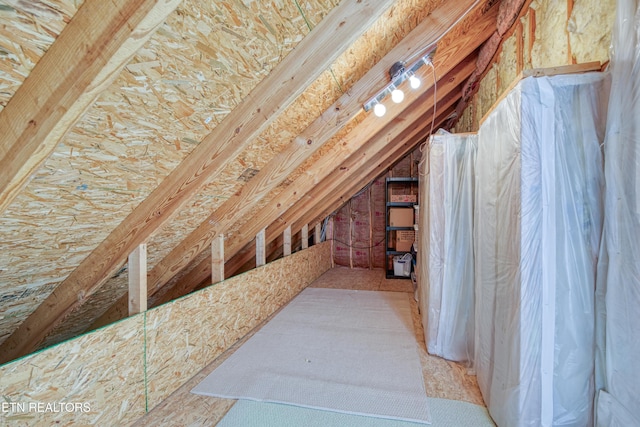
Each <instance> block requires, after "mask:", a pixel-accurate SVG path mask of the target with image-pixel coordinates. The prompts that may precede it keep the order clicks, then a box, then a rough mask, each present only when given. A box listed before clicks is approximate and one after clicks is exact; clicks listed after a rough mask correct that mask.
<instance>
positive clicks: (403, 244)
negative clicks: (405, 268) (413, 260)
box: [396, 240, 413, 252]
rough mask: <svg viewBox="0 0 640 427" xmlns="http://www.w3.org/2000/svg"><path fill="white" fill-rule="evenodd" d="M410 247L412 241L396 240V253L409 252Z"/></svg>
mask: <svg viewBox="0 0 640 427" xmlns="http://www.w3.org/2000/svg"><path fill="white" fill-rule="evenodd" d="M412 245H413V240H396V251H399V252H409V251H411V246H412Z"/></svg>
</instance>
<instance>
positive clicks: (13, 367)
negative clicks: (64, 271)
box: [0, 242, 331, 426]
mask: <svg viewBox="0 0 640 427" xmlns="http://www.w3.org/2000/svg"><path fill="white" fill-rule="evenodd" d="M330 252H331V247H330V243H328V242H325V243H322V244H320V245H315V246H313V247H311V248H310V249H308V250H304V251H301V252H297V253H295V254H293V255H292V256H290V257H287V258H285V259H282V260H279V261H276V262H273V263H271V264H267V265H266V266H264V267H263V268H260V269H255V270H252V271H250V272H248V273H245V274H243V275H240V276H236V277H234V278H232V279H229V280H227V281H225V282H221V283H219V284H216V285H213V286H211V287H209V288H207V289H204V290H202V291H200V292H197V293H194V294H191V295H189V296H188V297H185V298H182V299H180V300H177V301H174V302H171V303H169V304H165V305H163V306H160V307H158V308H156V309H153V310H150V311H148V312H146V313H142V314H139V315H136V316H133V317H130V318H128V319H125V320H123V321H121V322H117V323H114V324H112V325H109V326H107V327H105V328H102V329H98V330H96V331H93V332H91V333H89V334H86V335H83V336H80V337H77V338H74V339H72V340H69V341H66V342H64V343H61V344H59V345H57V346H54V347H51V348H48V349H46V350H43V351H41V352H38V353H35V354H32V355H29V356H26V357H24V358H22V359H18V360H16V361H14V362H11V363H9V364H6V365H4V366H0V395H1V396H2V397H3V399H4V401H5V402H15V403H16V404H23V403H24V404H25V411H22V410H21V409H22V408H21V407H19V406H14V407H13V410H11V411H10V413H4V412H3V413H0V424H3V425H4V421H5V420H9V421H10V422H11V423H13V422H15V423H16V425H21V424H19V423H23V424H26V425H54V424H61V425H78V426H84V425H129V424H130V423H132V422H133V421H135V420H136V419H138V418H139V417H141V416H142V415H144V413H145V412H146V410H147V409H149V410H150V409H151V408H153V406H155V405H156V404H158V403H159V402H160V401H161V400H163V399H164V398H166V397H167V396H168V395H169V394H170V393H171V392H173V391H174V390H175V389H177V388H179V387H180V386H181V385H182V384H183V383H185V382H186V381H187V380H189V378H191V377H192V376H193V375H194V374H195V373H197V372H198V371H199V370H200V369H202V368H203V367H204V366H206V365H207V364H209V363H210V362H211V361H212V360H213V359H214V358H216V357H217V356H219V355H220V354H221V353H222V352H224V351H225V350H227V349H228V348H229V347H231V345H232V344H234V343H235V342H236V341H237V340H239V339H240V338H241V337H242V336H244V335H245V334H246V333H247V332H248V331H250V330H251V329H253V328H254V327H255V326H256V325H258V324H259V323H260V322H262V321H263V320H264V319H266V318H267V317H268V316H269V315H271V314H272V313H273V312H275V311H276V310H277V309H279V308H280V307H282V306H283V305H284V304H286V303H287V302H289V301H290V300H291V299H292V298H293V297H294V296H295V295H296V294H297V293H298V292H300V291H301V290H302V289H303V288H304V287H306V286H307V285H308V284H309V283H311V282H313V281H314V280H315V279H316V278H318V277H319V276H321V275H322V274H323V273H324V272H325V271H326V270H328V269H329V268H330V267H331V257H330ZM30 402H32V403H34V404H36V405H37V404H38V403H41V404H43V405H45V406H44V407H45V410H43V411H38V410H37V406H36V407H35V409H33V410H30V409H29V408H30V407H29V403H30ZM61 402H64V403H74V404H75V403H81V404H87V405H88V406H82V407H81V408H80V409H79V410H78V409H77V408H75V407H74V409H76V411H75V412H74V413H73V414H70V413H69V412H66V411H63V412H60V406H58V407H57V408H58V412H52V410H53V407H51V408H52V410H49V411H46V404H48V403H50V404H54V403H57V404H60V403H61Z"/></svg>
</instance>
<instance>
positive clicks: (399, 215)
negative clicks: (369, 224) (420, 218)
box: [389, 208, 413, 227]
mask: <svg viewBox="0 0 640 427" xmlns="http://www.w3.org/2000/svg"><path fill="white" fill-rule="evenodd" d="M389 226H390V227H413V208H390V209H389Z"/></svg>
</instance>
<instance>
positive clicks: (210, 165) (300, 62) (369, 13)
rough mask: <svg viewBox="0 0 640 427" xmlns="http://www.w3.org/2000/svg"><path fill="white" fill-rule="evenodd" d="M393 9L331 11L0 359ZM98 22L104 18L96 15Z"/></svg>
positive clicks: (378, 1) (78, 297) (384, 5)
mask: <svg viewBox="0 0 640 427" xmlns="http://www.w3.org/2000/svg"><path fill="white" fill-rule="evenodd" d="M96 1H97V0H96ZM138 2H143V0H138ZM149 2H151V1H150V0H149ZM143 3H144V2H143ZM152 3H155V2H152ZM160 3H162V2H160ZM110 4H111V3H109V5H110ZM391 4H393V1H392V0H363V1H358V2H342V3H340V5H338V6H337V7H335V8H334V9H333V10H332V11H331V12H330V13H329V14H328V15H327V16H326V17H325V18H324V19H323V20H322V21H321V22H320V23H319V24H318V25H317V26H316V27H315V28H314V30H313V31H312V32H311V33H310V34H309V35H308V36H307V37H305V38H304V39H303V40H302V41H301V42H300V43H299V44H298V46H297V47H296V49H294V50H293V51H292V52H291V53H290V54H289V55H287V56H286V57H285V58H284V59H283V60H282V62H281V63H280V64H279V65H278V66H276V67H275V68H274V69H273V70H272V72H271V73H270V74H269V75H268V76H267V77H266V78H265V79H264V80H263V81H262V82H260V83H259V84H258V86H256V88H255V89H254V90H253V91H252V92H251V93H250V94H249V95H248V96H247V97H246V98H245V99H244V100H243V102H241V103H240V104H239V105H238V106H237V107H236V108H235V109H233V110H232V111H231V112H230V113H229V115H228V116H227V117H226V118H225V120H223V121H222V123H220V124H219V125H218V126H216V127H215V128H214V130H213V131H212V132H211V133H210V134H209V135H207V136H206V137H205V138H204V139H203V141H202V142H201V143H200V144H199V145H198V146H197V147H196V148H195V149H194V150H193V151H192V152H191V154H190V155H188V156H187V157H186V158H185V159H184V160H183V161H182V163H181V164H180V165H179V166H178V167H177V168H176V169H175V170H174V171H172V172H171V173H170V174H169V175H168V176H167V178H165V180H164V181H163V182H162V183H161V184H160V185H159V186H158V188H156V190H154V191H153V192H152V193H151V194H150V195H149V196H148V197H147V198H146V199H145V200H144V201H143V202H142V203H141V204H140V205H139V206H138V207H137V208H136V209H135V210H134V211H133V212H131V214H129V216H127V218H125V220H124V221H123V222H122V223H121V224H120V225H119V226H118V227H117V228H116V229H114V230H113V231H112V232H111V233H110V234H109V236H107V238H106V239H105V240H104V241H103V242H102V243H101V244H100V245H98V247H96V249H95V250H94V251H93V252H92V253H91V254H90V255H89V256H88V257H87V258H85V260H84V261H83V262H82V263H81V264H80V265H79V266H78V267H77V268H76V269H75V270H74V271H73V272H72V273H71V274H70V275H69V276H68V277H67V279H66V280H64V281H63V282H62V283H61V284H60V285H59V286H58V287H57V288H56V289H55V290H54V292H53V293H51V294H50V295H49V297H47V299H46V300H45V301H44V302H43V303H42V304H41V305H40V306H39V307H38V308H37V309H36V310H35V311H34V312H33V313H32V314H31V315H30V316H29V317H28V318H27V319H26V320H25V321H24V322H23V323H22V324H21V325H20V326H19V327H18V329H16V330H15V331H14V333H13V334H12V335H11V336H10V337H9V338H8V339H7V340H6V341H5V342H4V343H2V346H1V347H0V362H4V361H8V360H12V359H15V358H16V357H18V356H21V355H24V354H26V353H29V352H31V351H33V350H34V349H35V348H37V346H38V345H39V344H40V343H41V342H42V341H43V340H44V339H45V338H46V336H47V334H48V333H49V332H50V331H51V330H52V329H53V328H55V327H56V326H57V325H58V324H59V323H60V322H62V321H63V320H64V318H65V316H66V315H68V314H69V313H71V312H72V311H73V310H74V309H75V308H76V307H78V306H79V305H81V304H83V303H84V302H85V301H86V300H87V299H88V297H89V296H90V295H92V294H93V293H94V292H95V291H96V290H97V289H99V288H100V287H101V286H102V285H103V284H104V283H105V282H106V281H107V280H108V279H109V278H110V277H111V276H112V275H113V273H114V272H115V271H116V270H117V269H118V268H119V267H120V266H121V265H122V264H123V263H124V262H125V260H126V259H127V256H128V254H129V253H130V252H131V251H132V250H133V249H134V248H135V247H136V246H137V245H138V244H140V243H142V242H143V241H145V240H147V239H148V238H149V237H150V236H151V235H152V234H153V233H154V232H155V231H156V230H158V229H159V228H160V227H162V226H163V225H164V224H165V223H166V222H167V221H168V220H169V219H170V218H171V216H172V215H173V214H174V213H175V212H176V211H177V210H178V209H179V208H180V207H181V206H182V205H184V204H185V203H186V202H187V201H188V200H189V199H190V198H191V197H192V196H193V195H194V194H196V192H197V191H198V190H199V189H200V188H201V187H202V186H203V185H204V184H205V183H206V182H207V181H208V180H209V179H210V178H211V177H212V176H215V175H217V174H218V173H219V172H220V171H221V170H223V168H224V166H225V165H226V164H227V163H228V162H229V161H231V160H232V159H234V158H235V157H236V156H237V155H238V154H239V153H240V152H241V151H242V150H243V149H244V148H245V147H247V146H248V145H249V144H250V143H251V142H252V141H253V140H254V139H255V138H256V137H257V136H259V134H260V133H261V132H262V131H263V130H264V129H266V127H267V126H268V125H269V124H270V123H272V122H273V120H275V119H276V118H277V117H278V115H279V114H280V113H281V112H282V111H284V110H285V109H286V108H287V107H288V106H289V105H290V104H291V103H292V102H293V101H294V100H295V98H296V97H297V96H298V95H299V94H300V93H302V91H303V90H304V89H305V88H306V87H307V86H308V85H309V84H311V83H312V82H313V81H314V80H315V79H316V78H317V77H318V76H319V75H320V74H321V73H322V72H323V71H324V70H325V69H326V68H327V67H328V66H329V65H330V64H331V63H332V62H333V61H334V60H335V59H336V58H337V57H338V55H340V54H341V53H342V52H343V51H344V50H345V49H346V48H347V47H348V46H350V45H351V44H352V43H353V42H354V41H355V40H356V39H357V38H358V37H359V36H360V35H361V34H362V33H363V32H364V31H365V30H366V29H367V28H368V27H369V26H370V25H371V24H373V23H374V22H375V21H376V19H377V18H378V17H379V16H381V14H382V13H383V12H384V11H386V10H387V9H388V7H389V6H390V5H391ZM98 17H99V18H102V17H101V16H100V15H99V14H96V15H94V19H95V18H98Z"/></svg>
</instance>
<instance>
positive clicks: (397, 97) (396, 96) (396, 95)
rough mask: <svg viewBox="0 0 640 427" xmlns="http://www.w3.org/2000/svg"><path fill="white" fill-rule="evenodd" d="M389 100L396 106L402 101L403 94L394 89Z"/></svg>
mask: <svg viewBox="0 0 640 427" xmlns="http://www.w3.org/2000/svg"><path fill="white" fill-rule="evenodd" d="M391 100H392V101H393V102H395V103H396V104H399V103H401V102H402V100H404V92H403V91H401V90H400V89H394V90H393V92H391Z"/></svg>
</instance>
